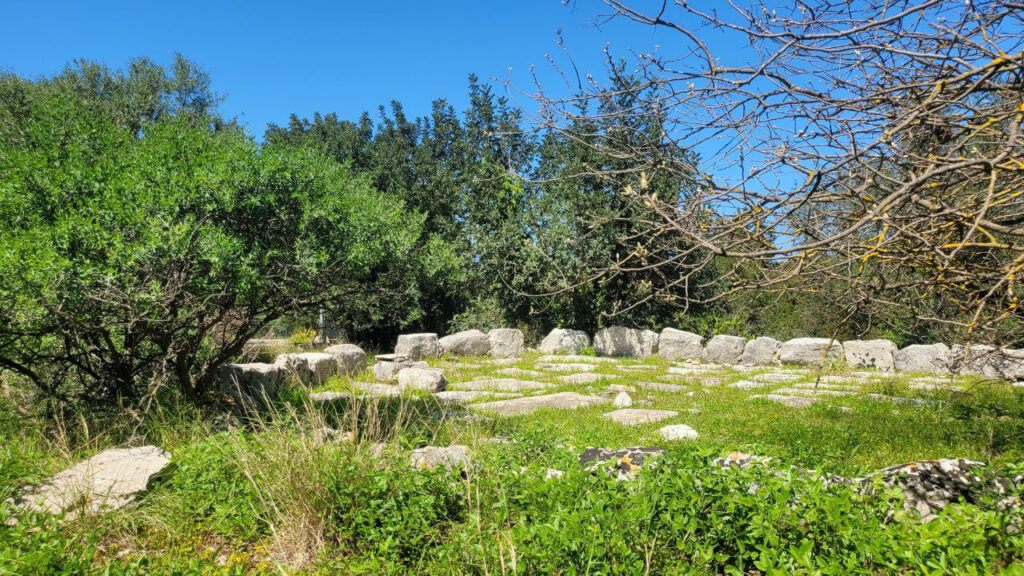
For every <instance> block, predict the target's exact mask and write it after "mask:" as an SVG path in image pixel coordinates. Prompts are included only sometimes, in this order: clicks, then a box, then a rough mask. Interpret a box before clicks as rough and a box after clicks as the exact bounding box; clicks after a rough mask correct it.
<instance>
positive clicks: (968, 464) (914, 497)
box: [857, 458, 988, 521]
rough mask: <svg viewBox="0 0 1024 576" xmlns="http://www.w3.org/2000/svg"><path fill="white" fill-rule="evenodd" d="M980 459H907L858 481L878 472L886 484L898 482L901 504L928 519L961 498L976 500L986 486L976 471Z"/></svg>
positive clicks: (891, 484)
mask: <svg viewBox="0 0 1024 576" xmlns="http://www.w3.org/2000/svg"><path fill="white" fill-rule="evenodd" d="M982 466H984V463H983V462H977V461H974V460H966V459H963V458H958V459H941V460H924V461H919V462H910V463H907V464H900V465H897V466H890V467H888V468H885V469H883V470H881V471H879V472H877V473H875V474H872V475H870V476H868V477H867V478H865V479H863V480H861V479H858V480H857V481H859V482H862V483H863V482H865V481H869V480H870V479H871V478H873V477H875V476H878V477H881V478H882V481H883V482H884V483H885V484H886V485H888V486H898V487H899V489H900V492H902V493H903V508H904V510H907V511H908V512H909V511H911V510H914V511H916V512H917V513H918V514H919V515H920V517H921V519H922V520H925V521H927V520H931V519H932V518H933V517H934V516H935V514H937V513H939V512H941V511H942V510H943V509H944V508H945V507H946V506H948V505H949V504H950V503H953V502H959V501H960V500H961V499H962V500H964V501H966V502H976V501H977V498H978V496H979V495H980V494H981V493H982V492H984V491H985V490H986V489H987V488H988V486H987V484H988V483H987V482H986V481H985V480H984V479H982V477H981V476H980V475H979V474H978V471H977V470H976V469H977V468H980V467H982Z"/></svg>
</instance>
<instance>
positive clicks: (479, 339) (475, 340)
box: [437, 330, 491, 356]
mask: <svg viewBox="0 0 1024 576" xmlns="http://www.w3.org/2000/svg"><path fill="white" fill-rule="evenodd" d="M437 346H438V350H439V352H440V353H441V354H446V353H447V354H456V355H458V356H486V355H487V353H488V352H490V351H491V339H490V338H488V336H487V334H484V333H483V332H481V331H479V330H463V331H462V332H456V333H455V334H450V335H448V336H445V337H444V338H441V339H440V340H438V341H437Z"/></svg>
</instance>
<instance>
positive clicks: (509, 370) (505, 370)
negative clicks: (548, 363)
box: [494, 368, 546, 378]
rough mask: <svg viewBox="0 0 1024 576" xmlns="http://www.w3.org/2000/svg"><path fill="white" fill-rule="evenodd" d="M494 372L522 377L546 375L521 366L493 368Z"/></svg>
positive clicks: (541, 376)
mask: <svg viewBox="0 0 1024 576" xmlns="http://www.w3.org/2000/svg"><path fill="white" fill-rule="evenodd" d="M494 373H495V374H501V375H502V376H520V377H523V378H543V377H544V376H546V374H545V373H543V372H538V371H536V370H524V369H522V368H501V369H500V370H495V371H494Z"/></svg>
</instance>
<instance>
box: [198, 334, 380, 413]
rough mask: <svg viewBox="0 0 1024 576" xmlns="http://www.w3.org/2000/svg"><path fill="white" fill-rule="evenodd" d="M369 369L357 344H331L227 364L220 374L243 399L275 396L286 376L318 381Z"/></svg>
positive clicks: (224, 386)
mask: <svg viewBox="0 0 1024 576" xmlns="http://www.w3.org/2000/svg"><path fill="white" fill-rule="evenodd" d="M365 369H366V352H365V351H363V349H362V348H360V347H359V346H356V345H355V344H338V345H335V346H328V347H327V348H325V349H324V351H323V352H298V353H292V354H281V355H279V356H278V357H277V358H276V359H275V360H274V362H273V363H266V362H250V363H247V364H225V365H224V366H221V368H220V372H219V374H218V380H219V384H220V389H221V391H222V392H224V393H225V394H229V395H231V396H234V397H235V399H236V400H239V401H240V402H247V401H249V400H251V399H253V398H259V397H263V396H267V397H273V396H275V395H276V394H277V391H278V389H279V388H280V386H281V383H282V382H284V380H285V379H286V378H293V379H295V380H297V381H299V382H302V383H303V384H309V385H317V384H321V383H323V382H324V381H326V380H327V379H328V378H330V377H331V376H334V375H335V374H345V375H351V374H358V373H359V372H362V371H363V370H365Z"/></svg>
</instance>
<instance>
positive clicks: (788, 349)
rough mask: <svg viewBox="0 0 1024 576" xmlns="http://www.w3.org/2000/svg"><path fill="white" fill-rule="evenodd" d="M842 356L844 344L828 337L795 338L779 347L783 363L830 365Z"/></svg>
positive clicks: (780, 359)
mask: <svg viewBox="0 0 1024 576" xmlns="http://www.w3.org/2000/svg"><path fill="white" fill-rule="evenodd" d="M830 344H831V345H830ZM842 358H843V345H842V344H840V343H839V342H836V341H835V340H830V339H828V338H794V339H792V340H787V341H786V342H783V343H782V346H780V347H779V362H781V363H783V364H796V365H798V366H818V365H819V364H822V363H824V364H825V365H826V366H828V365H830V364H833V363H835V362H836V361H838V360H841V359H842Z"/></svg>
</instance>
